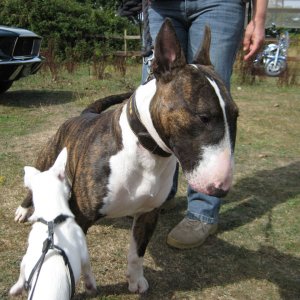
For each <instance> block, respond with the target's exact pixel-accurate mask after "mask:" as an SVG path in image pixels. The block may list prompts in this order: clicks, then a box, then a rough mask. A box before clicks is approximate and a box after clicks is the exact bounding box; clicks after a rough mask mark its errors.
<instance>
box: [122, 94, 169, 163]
mask: <svg viewBox="0 0 300 300" xmlns="http://www.w3.org/2000/svg"><path fill="white" fill-rule="evenodd" d="M127 119H128V122H129V125H130V128H131V129H132V131H133V132H134V133H135V135H136V136H137V138H138V140H139V142H140V144H141V145H142V146H143V147H144V148H145V149H147V150H149V151H150V152H151V153H153V154H156V155H159V156H162V157H169V156H171V155H172V154H171V153H168V152H166V151H164V150H163V149H161V148H160V147H159V145H158V144H157V143H156V142H155V140H154V139H153V138H152V136H151V135H150V133H149V132H148V130H147V129H146V127H145V126H144V124H143V123H142V122H141V120H140V116H139V113H138V110H137V107H136V101H135V94H133V95H132V96H131V97H130V99H129V101H128V103H127Z"/></svg>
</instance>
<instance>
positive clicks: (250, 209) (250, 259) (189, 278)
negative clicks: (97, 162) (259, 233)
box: [76, 162, 300, 300]
mask: <svg viewBox="0 0 300 300" xmlns="http://www.w3.org/2000/svg"><path fill="white" fill-rule="evenodd" d="M299 170H300V162H295V163H292V164H290V165H288V166H284V167H280V168H275V169H273V170H263V171H259V172H257V173H256V174H254V176H253V177H248V178H244V179H242V180H240V181H239V182H238V183H237V184H236V185H235V186H234V188H233V191H232V192H231V193H230V195H229V196H228V201H230V199H232V200H231V201H238V202H241V203H239V204H237V206H235V207H234V208H232V209H228V210H225V211H224V212H223V213H222V214H221V216H220V219H221V223H220V230H219V232H224V231H229V230H233V229H235V228H237V227H239V226H242V225H245V224H247V223H250V222H252V221H253V220H254V219H256V218H259V217H261V216H262V215H265V214H267V213H268V212H270V211H271V209H272V208H273V207H275V206H277V205H279V204H280V203H284V202H285V201H286V200H287V199H289V198H293V197H295V196H297V195H299V194H300V186H299ZM245 199H246V200H245ZM180 200H182V201H181V203H180V204H179V207H178V209H176V210H174V211H170V212H169V213H167V214H166V215H162V216H161V217H160V221H159V224H158V228H157V230H156V232H155V234H154V236H153V238H152V240H151V242H150V244H149V247H148V249H147V251H148V255H149V254H150V255H151V257H152V258H153V259H154V261H155V263H156V265H157V269H158V270H154V269H151V268H147V267H146V268H145V276H146V278H147V279H148V282H149V283H150V289H149V291H148V292H147V293H146V294H145V295H143V296H141V298H142V299H175V298H174V292H175V291H178V292H180V291H181V292H184V293H186V294H188V292H189V291H190V292H191V293H195V292H197V290H198V291H200V290H203V289H206V288H211V287H214V286H220V287H221V286H226V285H228V284H237V283H238V282H242V281H247V280H262V281H269V282H271V283H273V284H274V285H275V286H276V287H277V288H278V291H279V293H280V299H289V300H290V299H299V295H300V278H299V270H300V259H299V258H298V257H295V256H292V255H288V254H284V253H281V252H280V251H278V250H277V249H276V248H274V247H272V246H266V245H262V246H261V247H260V248H259V249H258V250H256V251H254V250H249V249H247V248H245V247H239V246H235V245H232V244H230V243H228V242H226V241H224V240H222V239H219V238H217V237H210V238H209V239H208V240H207V241H206V242H205V244H204V245H203V246H202V247H200V248H195V249H190V250H185V251H180V250H176V249H172V248H169V247H168V246H167V245H166V243H165V240H166V236H167V234H168V231H169V230H170V229H171V228H172V227H173V226H174V225H176V224H177V223H178V222H179V221H180V220H181V218H182V215H183V214H182V211H183V210H185V209H186V202H185V201H186V200H185V199H184V198H182V199H180ZM295 222H296V220H295ZM114 226H117V227H121V228H129V220H128V219H123V220H122V219H121V220H120V221H117V222H116V223H114ZM270 226H272V224H269V225H267V226H266V228H265V230H266V237H267V236H268V230H270ZM99 290H100V295H101V296H104V297H105V296H109V295H116V294H119V295H120V294H128V291H127V283H125V282H123V283H117V284H115V285H107V286H101V285H100V286H99ZM256 292H257V291H253V297H254V298H255V293H256ZM240 293H241V294H240V296H241V297H243V295H242V291H240ZM78 297H79V298H76V299H81V298H80V297H81V296H80V295H78ZM254 298H253V299H254Z"/></svg>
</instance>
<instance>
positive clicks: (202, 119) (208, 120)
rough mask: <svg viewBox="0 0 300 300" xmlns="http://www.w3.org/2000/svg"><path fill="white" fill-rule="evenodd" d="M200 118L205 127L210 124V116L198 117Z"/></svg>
mask: <svg viewBox="0 0 300 300" xmlns="http://www.w3.org/2000/svg"><path fill="white" fill-rule="evenodd" d="M198 117H199V119H200V121H201V122H202V123H203V124H205V125H206V124H208V123H209V122H210V117H209V116H208V115H198Z"/></svg>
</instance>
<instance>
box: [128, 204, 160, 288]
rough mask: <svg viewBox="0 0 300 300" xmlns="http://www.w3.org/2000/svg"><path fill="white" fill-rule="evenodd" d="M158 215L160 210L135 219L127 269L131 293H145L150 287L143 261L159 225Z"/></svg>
mask: <svg viewBox="0 0 300 300" xmlns="http://www.w3.org/2000/svg"><path fill="white" fill-rule="evenodd" d="M158 215H159V209H154V210H152V211H151V212H148V213H145V214H142V215H139V216H137V217H135V218H134V221H133V227H132V232H131V241H130V247H129V253H128V268H127V278H128V283H129V287H128V288H129V291H130V292H134V293H136V292H139V293H144V292H146V291H147V289H148V287H149V284H148V282H147V280H146V278H145V277H144V271H143V260H144V254H145V252H146V248H147V245H148V243H149V241H150V238H151V236H152V234H153V232H154V229H155V226H156V224H157V220H158Z"/></svg>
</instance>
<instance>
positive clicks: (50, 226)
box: [24, 215, 75, 300]
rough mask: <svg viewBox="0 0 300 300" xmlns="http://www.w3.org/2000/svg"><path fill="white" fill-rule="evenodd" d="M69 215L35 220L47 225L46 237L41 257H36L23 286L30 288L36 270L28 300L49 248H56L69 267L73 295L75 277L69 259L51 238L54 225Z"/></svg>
mask: <svg viewBox="0 0 300 300" xmlns="http://www.w3.org/2000/svg"><path fill="white" fill-rule="evenodd" d="M69 217H70V216H67V215H58V216H57V217H56V218H55V219H54V220H53V221H49V222H47V221H45V220H44V219H43V218H39V219H38V220H37V222H41V223H43V224H45V225H47V226H48V237H47V238H46V240H45V241H44V242H43V248H42V255H41V257H40V258H39V259H38V261H37V262H36V264H35V266H34V267H33V269H32V271H31V273H30V275H29V277H28V280H27V281H25V285H24V288H25V290H27V291H28V290H30V289H31V283H32V280H33V276H34V274H35V272H37V275H36V280H35V283H34V286H33V288H32V291H31V296H30V300H31V299H32V297H33V293H34V290H35V287H36V284H37V281H38V277H39V275H40V271H41V268H42V265H43V263H44V260H45V257H46V254H47V252H48V251H49V249H56V250H58V253H59V254H60V255H61V256H62V257H63V260H64V263H65V265H66V266H67V267H68V269H69V275H70V281H71V298H72V297H73V295H74V293H75V278H74V273H73V270H72V267H71V264H70V261H69V259H68V256H67V255H66V253H65V251H64V250H63V249H62V248H60V247H58V246H56V245H54V239H53V236H54V226H55V225H58V224H61V223H63V222H64V221H65V220H66V219H67V218H69Z"/></svg>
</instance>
